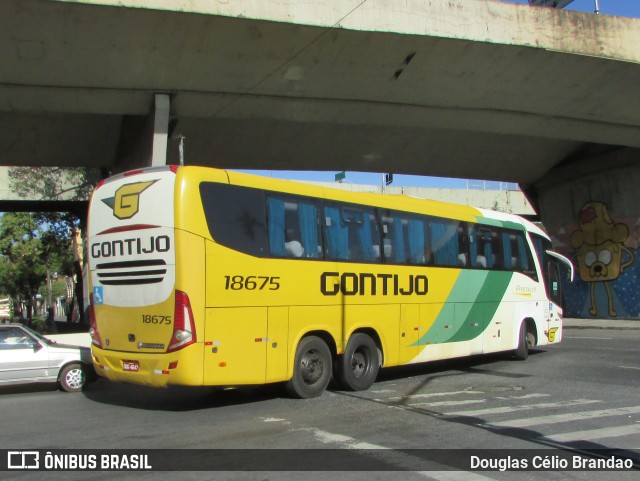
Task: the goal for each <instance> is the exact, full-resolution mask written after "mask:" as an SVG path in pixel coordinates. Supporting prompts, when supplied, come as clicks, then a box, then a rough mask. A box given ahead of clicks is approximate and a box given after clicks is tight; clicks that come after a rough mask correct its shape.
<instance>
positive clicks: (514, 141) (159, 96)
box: [0, 0, 640, 316]
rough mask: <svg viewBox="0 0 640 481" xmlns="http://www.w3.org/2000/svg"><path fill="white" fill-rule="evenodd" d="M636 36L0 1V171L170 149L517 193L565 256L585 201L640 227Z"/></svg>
mask: <svg viewBox="0 0 640 481" xmlns="http://www.w3.org/2000/svg"><path fill="white" fill-rule="evenodd" d="M638 45H640V21H638V20H635V19H626V18H615V17H605V16H595V15H590V14H583V13H576V12H569V11H558V10H554V9H540V8H535V9H534V8H529V7H527V6H522V5H513V4H506V3H502V2H499V1H492V0H486V1H484V0H448V1H447V2H442V1H422V0H406V1H400V0H367V1H362V0H324V1H322V2H297V1H294V0H279V1H275V0H274V1H270V2H265V1H261V0H245V1H243V2H226V1H219V2H212V1H208V0H117V1H116V0H66V1H65V0H3V1H2V2H0V53H1V55H2V56H1V58H2V64H1V67H0V165H50V166H51V165H55V166H90V167H99V168H103V169H106V170H111V171H119V170H124V169H126V168H129V167H133V166H137V165H141V164H150V163H164V162H175V161H177V160H178V156H179V154H178V152H179V150H178V143H179V141H180V139H183V141H184V147H185V148H184V158H185V162H186V163H190V164H202V165H215V166H220V167H236V168H268V169H278V168H282V169H316V170H345V169H346V170H352V171H353V170H363V171H382V172H384V171H393V172H397V173H408V174H426V175H435V176H448V177H465V178H481V179H485V178H488V179H495V180H505V181H512V182H520V183H521V185H523V186H524V187H525V188H526V189H527V192H528V193H530V194H531V195H532V198H533V199H534V200H535V201H536V203H537V205H538V208H539V211H540V214H541V216H542V218H543V220H544V221H545V223H546V224H547V226H548V228H549V229H550V230H551V232H552V233H556V234H557V235H556V237H557V238H558V239H559V240H560V241H563V240H564V241H566V242H565V244H566V245H568V243H569V241H568V240H567V239H563V237H562V235H563V234H562V232H567V229H575V228H576V225H577V220H576V219H577V218H578V216H579V213H580V208H581V206H582V205H584V204H585V203H586V202H588V201H590V200H597V201H598V202H602V203H604V204H606V205H607V206H608V207H609V214H610V215H611V216H612V217H617V218H620V219H624V220H625V222H627V223H629V222H633V223H632V224H630V225H631V226H632V228H631V229H629V230H630V231H631V232H634V230H633V229H634V227H633V226H634V225H635V224H636V222H637V219H638V218H639V217H640V216H639V215H638V208H637V206H638V205H639V204H640V202H639V201H640V199H639V198H638V196H640V194H639V193H638V190H637V188H636V185H638V181H640V174H639V165H640V154H639V152H640V150H639V148H640V135H639V134H640V89H638V88H637V85H638V79H640V49H639V48H638ZM634 236H635V237H634ZM629 239H630V240H625V242H635V244H634V245H631V244H627V245H631V247H633V248H637V243H638V241H637V234H633V235H630V236H629ZM567 249H569V250H570V249H571V247H567ZM637 304H638V306H639V307H638V309H637V311H638V312H637V315H638V316H640V300H638V303H637ZM634 309H635V307H634ZM634 315H636V314H634Z"/></svg>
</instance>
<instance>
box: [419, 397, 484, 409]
mask: <svg viewBox="0 0 640 481" xmlns="http://www.w3.org/2000/svg"><path fill="white" fill-rule="evenodd" d="M484 402H487V400H486V399H465V400H464V401H437V402H429V403H410V404H409V406H414V407H431V408H437V407H447V406H463V405H466V404H479V403H484Z"/></svg>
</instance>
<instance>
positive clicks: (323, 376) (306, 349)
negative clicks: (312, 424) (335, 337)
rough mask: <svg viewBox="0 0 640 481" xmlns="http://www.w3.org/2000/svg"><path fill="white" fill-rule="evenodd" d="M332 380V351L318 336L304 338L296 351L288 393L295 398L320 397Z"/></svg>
mask: <svg viewBox="0 0 640 481" xmlns="http://www.w3.org/2000/svg"><path fill="white" fill-rule="evenodd" d="M330 380H331V351H329V348H328V347H327V344H326V343H325V342H324V341H323V340H322V339H320V338H319V337H316V336H308V337H305V338H303V339H302V340H301V341H300V343H299V344H298V347H297V349H296V358H295V364H294V366H293V377H292V378H291V379H290V380H289V382H288V383H287V391H288V392H289V394H290V395H292V396H293V397H297V398H301V399H307V398H312V397H317V396H320V395H321V394H322V393H323V392H324V390H325V389H326V388H327V385H328V384H329V381H330Z"/></svg>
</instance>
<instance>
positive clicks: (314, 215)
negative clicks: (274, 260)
mask: <svg viewBox="0 0 640 481" xmlns="http://www.w3.org/2000/svg"><path fill="white" fill-rule="evenodd" d="M267 218H268V222H267V224H268V230H269V254H270V255H271V256H274V257H294V258H311V259H318V258H320V257H321V253H322V249H321V247H320V233H319V223H318V208H317V206H316V204H315V202H313V201H310V200H306V199H297V198H289V197H279V196H273V195H269V196H268V197H267Z"/></svg>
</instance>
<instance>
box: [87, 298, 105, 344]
mask: <svg viewBox="0 0 640 481" xmlns="http://www.w3.org/2000/svg"><path fill="white" fill-rule="evenodd" d="M89 326H90V328H89V334H90V335H91V342H92V343H93V344H95V345H96V346H98V347H99V348H101V349H102V340H101V339H100V334H99V333H98V323H97V322H96V308H95V307H94V305H93V294H91V296H89Z"/></svg>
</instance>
